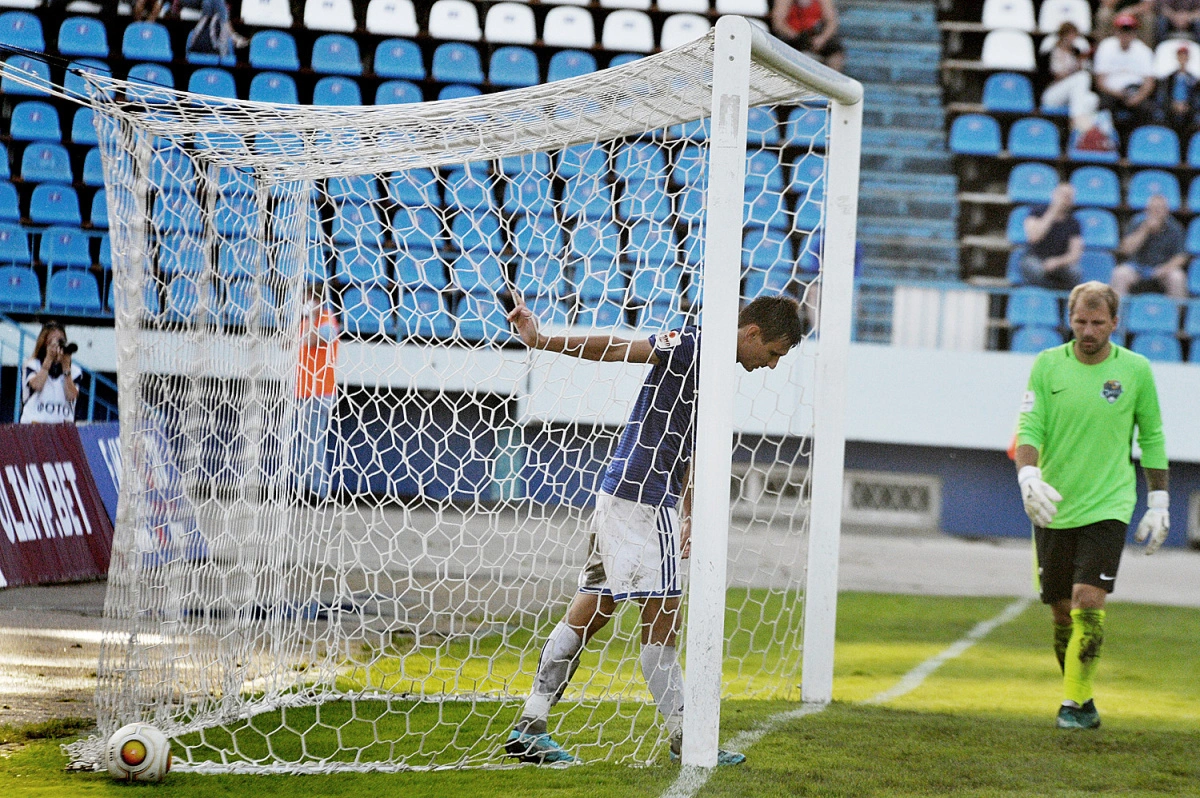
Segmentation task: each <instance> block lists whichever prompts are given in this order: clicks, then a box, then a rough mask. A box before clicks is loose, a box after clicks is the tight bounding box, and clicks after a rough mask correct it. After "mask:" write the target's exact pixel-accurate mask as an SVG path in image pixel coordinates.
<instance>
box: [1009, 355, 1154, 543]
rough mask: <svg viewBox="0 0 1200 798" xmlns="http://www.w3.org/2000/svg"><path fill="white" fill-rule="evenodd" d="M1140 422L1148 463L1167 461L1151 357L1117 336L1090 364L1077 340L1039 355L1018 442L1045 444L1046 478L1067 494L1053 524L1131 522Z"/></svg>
mask: <svg viewBox="0 0 1200 798" xmlns="http://www.w3.org/2000/svg"><path fill="white" fill-rule="evenodd" d="M1135 426H1136V427H1137V430H1138V445H1139V446H1141V447H1142V466H1143V467H1145V468H1155V469H1165V468H1166V467H1167V451H1166V445H1165V442H1164V438H1163V429H1162V415H1161V413H1160V412H1159V407H1158V390H1157V389H1156V388H1155V386H1154V374H1153V372H1151V370H1150V361H1148V360H1147V359H1146V358H1144V357H1143V356H1141V355H1139V354H1136V353H1134V352H1131V351H1129V350H1128V349H1125V348H1124V347H1121V346H1117V345H1116V344H1113V345H1112V349H1111V351H1110V352H1109V355H1108V358H1106V359H1105V360H1104V361H1103V362H1101V363H1097V364H1095V365H1092V366H1089V365H1087V364H1084V363H1080V362H1079V361H1078V360H1077V359H1076V358H1075V350H1074V348H1073V344H1072V343H1066V344H1063V345H1062V346H1056V347H1054V348H1053V349H1047V350H1046V351H1045V352H1042V353H1041V354H1039V355H1038V356H1037V359H1036V360H1035V361H1034V362H1033V370H1032V371H1031V372H1030V374H1029V388H1028V390H1027V391H1026V392H1025V396H1024V398H1023V399H1022V402H1021V419H1020V425H1019V426H1018V428H1017V443H1018V444H1019V445H1025V444H1028V445H1029V446H1034V447H1036V448H1037V450H1038V466H1039V467H1040V468H1041V469H1042V478H1043V479H1044V480H1046V482H1048V483H1049V484H1050V485H1052V486H1053V487H1054V488H1055V489H1056V490H1057V491H1058V492H1059V493H1061V494H1062V497H1063V498H1062V501H1061V502H1059V505H1058V514H1057V515H1055V516H1054V521H1052V522H1051V523H1050V526H1051V527H1052V528H1054V529H1070V528H1072V527H1078V526H1084V525H1086V524H1092V523H1095V522H1097V521H1104V520H1108V519H1114V520H1118V521H1124V522H1125V523H1129V519H1130V518H1132V517H1133V508H1134V505H1135V504H1136V503H1137V476H1136V474H1135V472H1134V466H1133V459H1132V449H1133V430H1134V427H1135Z"/></svg>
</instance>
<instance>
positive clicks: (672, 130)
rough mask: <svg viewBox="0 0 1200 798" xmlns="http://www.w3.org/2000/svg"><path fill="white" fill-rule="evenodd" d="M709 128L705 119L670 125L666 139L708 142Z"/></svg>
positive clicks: (785, 129) (785, 128) (789, 132)
mask: <svg viewBox="0 0 1200 798" xmlns="http://www.w3.org/2000/svg"><path fill="white" fill-rule="evenodd" d="M806 124H807V121H806ZM710 127H711V125H709V123H708V119H707V118H704V119H694V120H692V121H690V122H682V123H680V124H678V125H671V126H670V127H669V128H667V138H668V139H669V140H675V139H686V140H688V141H708V134H709V128H710ZM791 132H792V126H791V124H788V125H786V126H785V127H784V133H785V134H787V135H790V134H791Z"/></svg>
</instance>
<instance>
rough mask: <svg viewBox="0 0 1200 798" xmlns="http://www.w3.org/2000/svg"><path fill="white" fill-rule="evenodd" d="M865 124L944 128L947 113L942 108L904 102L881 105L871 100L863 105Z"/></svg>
mask: <svg viewBox="0 0 1200 798" xmlns="http://www.w3.org/2000/svg"><path fill="white" fill-rule="evenodd" d="M863 124H864V125H869V126H871V127H885V126H893V125H894V126H896V127H915V128H923V129H925V130H944V129H945V128H946V114H945V112H944V111H943V110H942V109H941V108H921V107H914V106H911V105H904V104H892V105H881V104H879V103H878V102H875V101H870V102H868V103H867V105H865V106H863Z"/></svg>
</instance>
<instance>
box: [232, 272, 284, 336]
mask: <svg viewBox="0 0 1200 798" xmlns="http://www.w3.org/2000/svg"><path fill="white" fill-rule="evenodd" d="M256 307H257V308H258V309H259V312H260V314H261V315H260V316H259V322H258V323H259V325H260V326H261V327H263V328H264V329H268V330H270V329H274V328H275V327H277V326H278V318H277V316H276V312H275V309H276V307H277V306H276V303H275V292H274V291H272V290H271V286H269V285H265V284H261V283H260V282H259V281H256V280H231V281H230V282H229V283H228V284H227V286H226V289H225V304H224V305H223V306H222V308H221V320H222V322H224V323H225V324H227V325H232V326H234V327H245V326H247V325H248V323H249V321H250V319H251V318H252V315H251V314H252V313H253V312H254V309H255V308H256Z"/></svg>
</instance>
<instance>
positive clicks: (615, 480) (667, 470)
mask: <svg viewBox="0 0 1200 798" xmlns="http://www.w3.org/2000/svg"><path fill="white" fill-rule="evenodd" d="M650 344H651V346H653V347H654V353H655V355H657V356H658V363H657V364H655V366H654V367H653V368H652V369H650V373H649V374H647V375H646V381H645V382H644V383H642V390H641V393H639V394H638V398H637V403H636V404H635V405H634V406H633V412H631V413H630V414H629V422H628V423H627V424H626V425H625V429H624V431H623V432H622V433H621V440H620V442H619V443H618V444H617V450H616V452H615V453H614V454H613V458H612V460H611V461H610V462H609V464H608V469H607V470H606V471H605V472H604V481H603V482H602V483H601V484H600V490H602V491H604V492H605V493H608V494H611V495H613V496H619V497H620V498H622V499H627V500H629V501H634V502H638V503H640V504H650V505H656V506H658V505H661V506H664V507H674V506H675V503H676V502H677V501H678V500H679V496H680V493H681V491H682V488H683V478H684V476H685V475H686V473H687V467H688V464H689V463H690V462H691V460H692V446H693V443H694V439H695V429H696V379H697V375H698V373H699V370H700V330H699V329H698V328H696V327H684V328H683V329H682V330H670V331H668V332H664V333H659V334H658V335H654V336H651V338H650Z"/></svg>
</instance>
